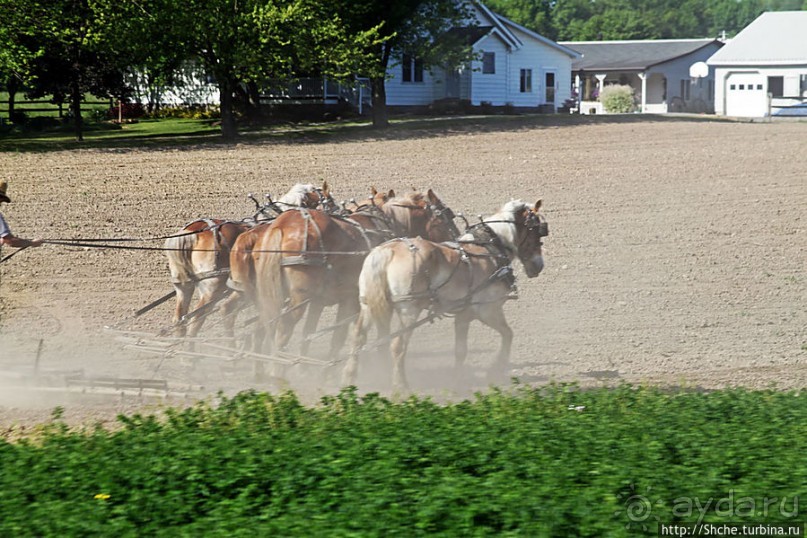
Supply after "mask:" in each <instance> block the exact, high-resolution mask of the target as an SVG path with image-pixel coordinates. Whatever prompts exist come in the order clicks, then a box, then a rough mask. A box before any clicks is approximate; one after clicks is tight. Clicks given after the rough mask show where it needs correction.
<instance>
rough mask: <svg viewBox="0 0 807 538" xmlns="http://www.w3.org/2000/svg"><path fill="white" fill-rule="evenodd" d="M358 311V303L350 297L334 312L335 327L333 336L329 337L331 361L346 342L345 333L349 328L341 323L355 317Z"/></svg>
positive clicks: (347, 324)
mask: <svg viewBox="0 0 807 538" xmlns="http://www.w3.org/2000/svg"><path fill="white" fill-rule="evenodd" d="M359 310H360V305H359V301H358V300H357V299H356V298H355V297H351V298H350V299H348V300H346V301H342V302H341V303H339V308H338V309H337V311H336V324H337V327H336V329H334V331H333V335H332V336H331V350H330V352H329V353H328V356H329V357H330V358H331V359H336V357H337V356H338V355H339V351H341V349H342V347H343V346H344V345H345V340H347V333H348V329H349V328H350V324H349V323H342V322H343V321H345V320H346V319H349V318H351V317H353V316H355V315H356V314H357V313H358V312H359Z"/></svg>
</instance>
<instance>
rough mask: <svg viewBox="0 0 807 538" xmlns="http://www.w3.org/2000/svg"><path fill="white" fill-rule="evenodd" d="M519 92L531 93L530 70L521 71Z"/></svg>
mask: <svg viewBox="0 0 807 538" xmlns="http://www.w3.org/2000/svg"><path fill="white" fill-rule="evenodd" d="M519 90H520V91H521V93H532V69H522V70H521V80H520V82H519Z"/></svg>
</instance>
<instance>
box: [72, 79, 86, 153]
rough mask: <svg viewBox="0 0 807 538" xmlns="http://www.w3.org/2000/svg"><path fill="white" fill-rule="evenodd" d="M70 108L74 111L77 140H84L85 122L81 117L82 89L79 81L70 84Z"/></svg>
mask: <svg viewBox="0 0 807 538" xmlns="http://www.w3.org/2000/svg"><path fill="white" fill-rule="evenodd" d="M70 110H72V111H73V122H74V123H73V125H74V127H75V133H76V142H82V141H83V140H84V133H83V122H82V119H81V90H80V88H79V85H78V83H73V84H71V85H70Z"/></svg>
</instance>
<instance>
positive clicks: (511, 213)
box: [459, 200, 530, 250]
mask: <svg viewBox="0 0 807 538" xmlns="http://www.w3.org/2000/svg"><path fill="white" fill-rule="evenodd" d="M529 209H530V205H529V204H528V203H526V202H522V201H521V200H510V201H509V202H507V203H506V204H504V205H503V206H502V207H501V209H499V211H498V212H496V213H494V214H493V215H491V216H489V217H485V218H484V219H482V221H483V222H485V223H486V224H487V225H488V226H490V227H491V229H492V230H493V231H494V232H495V233H496V235H498V236H499V238H500V239H501V240H502V242H503V243H504V245H505V246H506V247H507V248H509V249H511V250H515V248H516V215H517V214H518V213H521V212H522V211H524V210H529ZM459 240H460V241H472V240H473V235H472V234H470V233H466V234H464V235H463V236H462V237H460V239H459Z"/></svg>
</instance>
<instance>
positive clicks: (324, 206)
mask: <svg viewBox="0 0 807 538" xmlns="http://www.w3.org/2000/svg"><path fill="white" fill-rule="evenodd" d="M313 194H314V195H315V196H316V201H313V200H311V201H308V200H307V203H313V204H314V205H306V206H304V207H310V208H317V209H320V210H322V211H324V212H325V213H339V212H340V211H341V210H342V208H341V207H339V204H338V203H336V200H334V198H333V196H332V195H331V187H330V186H329V185H328V182H327V181H323V182H322V188H320V189H314V192H313Z"/></svg>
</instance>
